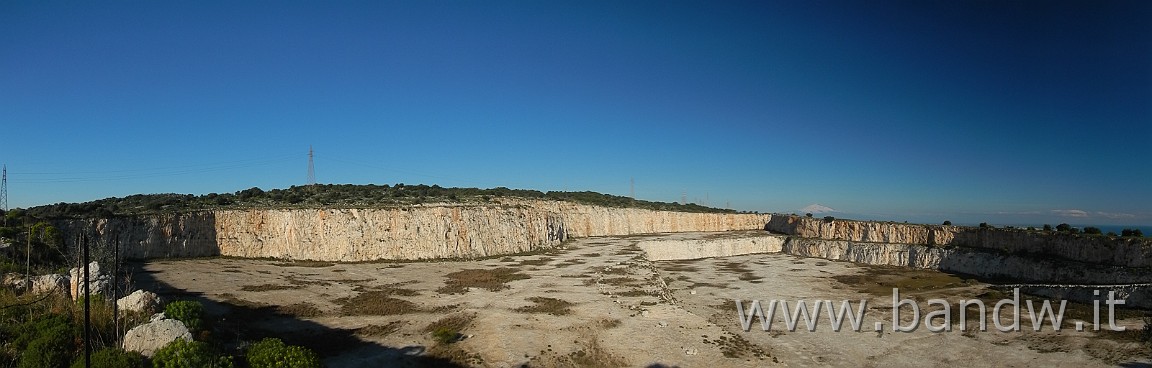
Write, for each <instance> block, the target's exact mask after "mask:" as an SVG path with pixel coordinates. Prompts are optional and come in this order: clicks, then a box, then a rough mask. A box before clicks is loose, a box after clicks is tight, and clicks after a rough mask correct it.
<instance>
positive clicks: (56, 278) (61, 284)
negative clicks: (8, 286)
mask: <svg viewBox="0 0 1152 368" xmlns="http://www.w3.org/2000/svg"><path fill="white" fill-rule="evenodd" d="M67 292H68V276H64V275H57V274H54V273H53V274H47V275H40V276H33V277H32V294H36V295H44V294H48V293H60V294H61V295H64V293H67Z"/></svg>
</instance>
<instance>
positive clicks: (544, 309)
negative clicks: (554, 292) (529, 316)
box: [515, 296, 575, 316]
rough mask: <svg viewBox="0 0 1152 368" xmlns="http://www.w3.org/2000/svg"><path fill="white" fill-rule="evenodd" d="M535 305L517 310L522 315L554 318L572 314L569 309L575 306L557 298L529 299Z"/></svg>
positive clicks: (536, 297)
mask: <svg viewBox="0 0 1152 368" xmlns="http://www.w3.org/2000/svg"><path fill="white" fill-rule="evenodd" d="M527 300H528V301H530V302H533V303H535V304H533V305H529V306H523V307H520V308H516V309H515V310H516V311H517V312H520V313H547V314H551V315H553V316H563V315H567V314H570V313H572V310H571V309H569V307H571V306H573V305H575V304H572V303H571V302H568V301H565V300H560V299H556V298H547V297H540V296H535V297H531V298H528V299H527Z"/></svg>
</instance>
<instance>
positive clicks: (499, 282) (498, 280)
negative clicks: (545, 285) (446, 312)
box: [436, 267, 531, 294]
mask: <svg viewBox="0 0 1152 368" xmlns="http://www.w3.org/2000/svg"><path fill="white" fill-rule="evenodd" d="M447 277H448V280H447V281H445V282H444V287H442V288H439V289H437V290H436V291H437V292H439V293H441V294H463V293H465V292H467V291H468V288H479V289H486V290H488V291H500V290H503V289H506V288H508V285H507V283H508V282H510V281H515V280H524V279H529V278H531V276H528V275H525V274H522V273H519V272H518V270H517V269H515V268H508V267H501V268H495V269H465V270H460V271H456V272H452V273H449V274H448V275H447Z"/></svg>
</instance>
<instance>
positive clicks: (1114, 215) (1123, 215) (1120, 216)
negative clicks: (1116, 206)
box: [1096, 211, 1136, 219]
mask: <svg viewBox="0 0 1152 368" xmlns="http://www.w3.org/2000/svg"><path fill="white" fill-rule="evenodd" d="M1096 216H1100V217H1105V218H1110V219H1123V218H1136V215H1133V214H1131V213H1117V212H1101V211H1097V212H1096Z"/></svg>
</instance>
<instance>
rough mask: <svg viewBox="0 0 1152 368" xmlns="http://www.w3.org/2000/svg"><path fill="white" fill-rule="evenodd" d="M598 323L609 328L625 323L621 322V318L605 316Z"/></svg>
mask: <svg viewBox="0 0 1152 368" xmlns="http://www.w3.org/2000/svg"><path fill="white" fill-rule="evenodd" d="M596 324H598V325H600V327H601V328H605V329H608V328H616V327H620V325H622V324H624V322H621V321H620V320H619V319H615V318H604V319H601V320H599V321H596Z"/></svg>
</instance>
